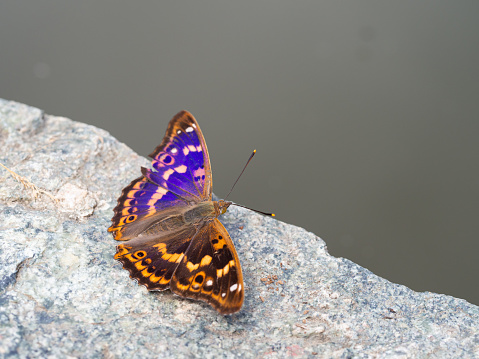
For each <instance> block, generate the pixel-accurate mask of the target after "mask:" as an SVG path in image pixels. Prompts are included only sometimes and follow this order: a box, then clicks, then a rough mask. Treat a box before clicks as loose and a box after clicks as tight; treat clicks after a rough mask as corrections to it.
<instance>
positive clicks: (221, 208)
mask: <svg viewBox="0 0 479 359" xmlns="http://www.w3.org/2000/svg"><path fill="white" fill-rule="evenodd" d="M231 203H232V202H229V201H225V200H222V199H220V200H219V201H217V202H214V204H215V212H216V216H217V217H218V216H219V215H221V214H224V213H226V210H227V209H228V207H229V206H230V205H231Z"/></svg>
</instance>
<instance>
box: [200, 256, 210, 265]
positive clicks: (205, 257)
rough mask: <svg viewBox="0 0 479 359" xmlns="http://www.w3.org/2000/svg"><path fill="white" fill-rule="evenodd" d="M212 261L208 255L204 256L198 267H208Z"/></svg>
mask: <svg viewBox="0 0 479 359" xmlns="http://www.w3.org/2000/svg"><path fill="white" fill-rule="evenodd" d="M212 259H213V258H212V257H211V256H209V255H206V256H204V257H203V258H201V263H200V266H202V267H203V266H207V265H209V264H210V263H211V260H212Z"/></svg>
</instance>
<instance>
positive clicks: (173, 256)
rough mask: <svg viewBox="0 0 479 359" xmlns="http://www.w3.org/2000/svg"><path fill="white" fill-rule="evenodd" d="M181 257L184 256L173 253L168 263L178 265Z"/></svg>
mask: <svg viewBox="0 0 479 359" xmlns="http://www.w3.org/2000/svg"><path fill="white" fill-rule="evenodd" d="M183 256H184V254H183V253H175V254H173V255H172V256H171V258H170V262H175V263H180V262H181V260H182V259H183Z"/></svg>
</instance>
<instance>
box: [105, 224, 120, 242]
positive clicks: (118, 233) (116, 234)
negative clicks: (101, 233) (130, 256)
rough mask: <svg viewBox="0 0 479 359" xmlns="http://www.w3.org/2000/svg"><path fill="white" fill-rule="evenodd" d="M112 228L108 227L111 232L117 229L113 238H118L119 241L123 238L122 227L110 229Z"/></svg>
mask: <svg viewBox="0 0 479 359" xmlns="http://www.w3.org/2000/svg"><path fill="white" fill-rule="evenodd" d="M110 228H112V227H110ZM110 228H108V231H109V232H113V231H115V233H113V239H116V240H117V241H121V240H122V239H121V238H122V237H123V234H122V233H121V232H120V229H119V228H118V227H115V228H113V229H112V230H111V231H110Z"/></svg>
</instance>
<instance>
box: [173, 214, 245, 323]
mask: <svg viewBox="0 0 479 359" xmlns="http://www.w3.org/2000/svg"><path fill="white" fill-rule="evenodd" d="M170 288H171V290H172V291H173V292H174V293H176V294H178V295H180V296H182V297H188V298H192V299H199V300H202V301H205V302H208V303H209V304H211V305H212V306H213V307H214V308H215V309H216V310H218V311H219V312H220V313H221V314H231V313H234V312H237V311H238V310H240V308H241V306H242V304H243V299H244V284H243V274H242V272H241V266H240V262H239V259H238V255H237V254H236V250H235V247H234V245H233V242H232V241H231V237H230V236H229V234H228V232H227V231H226V229H225V227H224V226H223V225H222V224H221V222H220V221H219V220H218V219H217V218H215V219H214V220H212V221H210V222H208V223H205V224H204V225H203V226H202V227H201V228H200V229H199V230H198V232H197V233H196V235H195V237H194V238H193V240H192V242H191V244H190V246H189V248H188V250H187V251H186V252H185V255H184V257H183V258H182V260H181V262H180V263H179V264H178V267H177V268H176V271H175V273H174V274H173V277H172V279H171V282H170Z"/></svg>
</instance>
